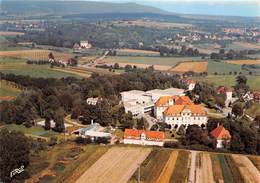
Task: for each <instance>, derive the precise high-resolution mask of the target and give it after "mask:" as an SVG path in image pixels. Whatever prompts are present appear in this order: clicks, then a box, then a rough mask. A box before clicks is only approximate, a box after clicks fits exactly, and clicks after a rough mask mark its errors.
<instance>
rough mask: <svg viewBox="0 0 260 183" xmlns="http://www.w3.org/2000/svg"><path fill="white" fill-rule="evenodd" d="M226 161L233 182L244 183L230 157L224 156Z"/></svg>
mask: <svg viewBox="0 0 260 183" xmlns="http://www.w3.org/2000/svg"><path fill="white" fill-rule="evenodd" d="M225 157H226V161H227V163H228V166H229V168H230V170H231V172H232V175H233V179H234V182H244V181H243V177H242V176H241V174H240V172H239V170H238V166H237V165H236V164H235V162H234V161H233V160H232V158H231V156H230V155H226V156H225Z"/></svg>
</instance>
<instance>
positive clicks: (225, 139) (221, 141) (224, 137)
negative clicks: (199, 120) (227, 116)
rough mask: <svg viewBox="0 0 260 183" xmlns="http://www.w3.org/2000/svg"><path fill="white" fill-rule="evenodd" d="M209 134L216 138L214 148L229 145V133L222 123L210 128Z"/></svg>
mask: <svg viewBox="0 0 260 183" xmlns="http://www.w3.org/2000/svg"><path fill="white" fill-rule="evenodd" d="M210 135H211V136H212V137H213V138H214V139H216V140H217V145H216V148H226V147H228V146H229V144H230V139H231V135H230V133H229V131H228V130H226V129H225V127H224V126H223V125H219V126H218V127H217V128H215V129H214V130H212V131H211V132H210Z"/></svg>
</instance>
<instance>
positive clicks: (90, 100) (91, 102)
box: [86, 97, 102, 105]
mask: <svg viewBox="0 0 260 183" xmlns="http://www.w3.org/2000/svg"><path fill="white" fill-rule="evenodd" d="M98 100H99V98H98V97H96V98H92V97H91V98H87V100H86V102H87V104H89V105H97V102H98ZM100 100H102V99H100Z"/></svg>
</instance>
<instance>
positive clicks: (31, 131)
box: [4, 124, 57, 137]
mask: <svg viewBox="0 0 260 183" xmlns="http://www.w3.org/2000/svg"><path fill="white" fill-rule="evenodd" d="M4 128H7V129H8V130H9V131H19V132H22V133H24V134H26V135H32V136H41V137H50V136H53V135H55V134H57V133H56V132H54V131H51V130H44V128H43V127H41V126H33V127H31V128H26V127H25V126H24V125H16V124H7V125H4Z"/></svg>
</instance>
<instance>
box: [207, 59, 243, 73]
mask: <svg viewBox="0 0 260 183" xmlns="http://www.w3.org/2000/svg"><path fill="white" fill-rule="evenodd" d="M229 72H237V73H239V72H242V69H241V65H235V64H229V63H225V62H216V61H213V60H209V61H208V73H209V74H214V73H218V74H223V73H224V74H229Z"/></svg>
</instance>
